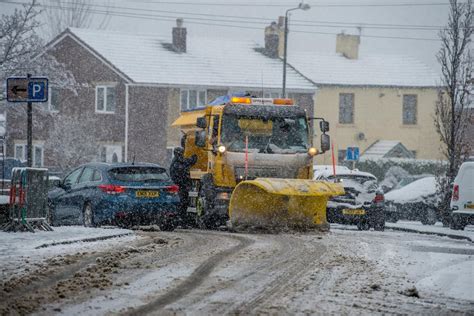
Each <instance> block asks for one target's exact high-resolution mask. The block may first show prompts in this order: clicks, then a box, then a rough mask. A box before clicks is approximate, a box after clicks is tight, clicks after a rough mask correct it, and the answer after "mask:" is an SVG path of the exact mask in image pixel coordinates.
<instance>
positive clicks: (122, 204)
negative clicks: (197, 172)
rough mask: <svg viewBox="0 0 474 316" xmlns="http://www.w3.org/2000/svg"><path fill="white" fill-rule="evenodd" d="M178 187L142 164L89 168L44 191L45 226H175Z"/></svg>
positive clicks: (159, 169)
mask: <svg viewBox="0 0 474 316" xmlns="http://www.w3.org/2000/svg"><path fill="white" fill-rule="evenodd" d="M178 189H179V188H178V186H176V185H174V184H173V182H172V181H171V179H170V177H169V175H168V173H167V172H166V169H164V168H162V167H160V166H159V165H156V164H145V163H134V164H130V163H113V164H108V163H89V164H85V165H82V166H80V167H78V168H76V169H74V170H73V171H72V172H70V173H69V174H68V175H67V176H66V177H65V178H64V179H63V180H62V181H61V182H60V183H59V185H58V186H57V187H56V188H54V189H53V190H51V191H49V193H48V199H49V208H50V221H51V223H52V224H53V225H58V224H83V225H84V226H88V227H91V226H96V225H102V224H116V225H120V226H131V225H139V224H145V225H146V224H158V225H159V226H160V229H161V230H168V231H169V230H173V229H174V228H175V226H176V224H177V217H178V209H179V197H178Z"/></svg>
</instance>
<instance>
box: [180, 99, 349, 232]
mask: <svg viewBox="0 0 474 316" xmlns="http://www.w3.org/2000/svg"><path fill="white" fill-rule="evenodd" d="M221 99H222V102H221V103H217V105H216V104H215V103H216V101H214V102H213V105H208V106H207V107H206V108H205V109H203V110H200V111H193V112H183V113H182V114H181V116H180V117H179V118H178V119H177V120H176V121H175V122H174V123H173V124H172V126H177V127H180V128H181V130H182V131H183V133H184V135H183V139H182V143H183V144H184V148H185V156H186V157H190V156H192V155H193V154H196V155H197V156H198V161H197V163H196V164H195V165H194V166H193V169H192V170H191V178H192V180H193V183H194V185H193V190H192V191H191V192H190V206H189V208H188V214H191V213H192V214H193V216H195V218H196V221H197V223H198V225H199V226H200V227H201V228H216V227H219V226H223V225H227V226H228V227H229V226H231V227H232V229H235V230H248V229H257V230H258V229H263V230H274V229H277V230H281V229H283V230H286V229H308V228H314V227H316V228H319V229H321V230H327V229H328V228H329V225H328V223H327V221H326V204H327V201H328V199H329V198H330V197H332V196H335V195H341V194H344V189H343V188H342V186H340V185H339V184H336V183H330V182H323V181H313V180H312V178H313V157H314V156H315V155H317V154H319V153H322V152H324V151H327V150H328V149H329V143H330V139H329V135H327V134H326V132H327V131H329V123H328V122H326V121H324V120H323V119H320V118H308V117H307V115H306V111H305V110H303V109H302V108H300V107H298V106H296V105H293V101H292V100H291V99H268V98H252V97H221ZM311 119H316V120H320V129H321V132H322V134H321V150H318V149H316V148H314V147H313V146H312V144H311V143H312V133H311V128H310V124H309V122H310V120H311Z"/></svg>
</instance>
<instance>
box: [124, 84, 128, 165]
mask: <svg viewBox="0 0 474 316" xmlns="http://www.w3.org/2000/svg"><path fill="white" fill-rule="evenodd" d="M128 98H129V94H128V84H125V146H124V161H125V162H128Z"/></svg>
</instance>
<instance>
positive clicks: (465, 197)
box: [451, 161, 474, 230]
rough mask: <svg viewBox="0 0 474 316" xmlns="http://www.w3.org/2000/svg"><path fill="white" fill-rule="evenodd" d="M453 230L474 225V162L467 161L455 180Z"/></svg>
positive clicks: (452, 207)
mask: <svg viewBox="0 0 474 316" xmlns="http://www.w3.org/2000/svg"><path fill="white" fill-rule="evenodd" d="M451 210H452V213H451V228H452V229H460V230H462V229H464V227H465V226H466V225H469V224H474V161H467V162H464V163H463V164H462V165H461V168H459V171H458V175H457V176H456V178H455V179H454V186H453V194H452V197H451Z"/></svg>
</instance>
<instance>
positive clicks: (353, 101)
mask: <svg viewBox="0 0 474 316" xmlns="http://www.w3.org/2000/svg"><path fill="white" fill-rule="evenodd" d="M348 95H351V96H352V103H351V106H352V115H351V120H350V122H346V121H344V120H343V118H344V116H343V115H342V112H341V109H342V108H343V106H342V105H343V104H342V102H341V101H342V97H343V96H344V97H345V96H348ZM338 114H339V115H338V116H339V117H338V123H339V124H343V125H350V124H354V122H355V94H354V93H346V92H341V93H339V113H338Z"/></svg>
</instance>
